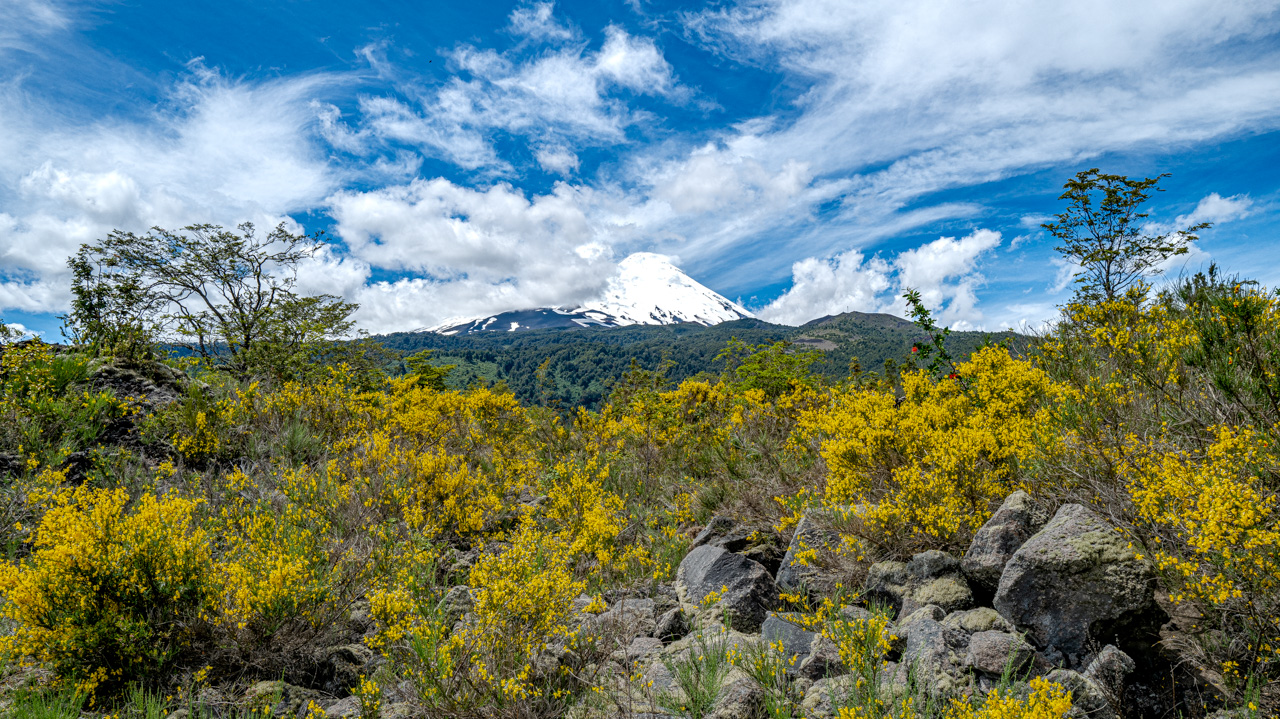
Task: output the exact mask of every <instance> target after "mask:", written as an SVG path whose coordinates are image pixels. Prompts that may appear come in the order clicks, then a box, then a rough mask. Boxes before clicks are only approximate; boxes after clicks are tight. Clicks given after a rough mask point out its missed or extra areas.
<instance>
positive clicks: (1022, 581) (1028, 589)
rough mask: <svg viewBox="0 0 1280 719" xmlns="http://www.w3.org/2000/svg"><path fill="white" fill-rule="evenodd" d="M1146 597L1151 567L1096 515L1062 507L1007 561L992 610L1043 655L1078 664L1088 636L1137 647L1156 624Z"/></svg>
mask: <svg viewBox="0 0 1280 719" xmlns="http://www.w3.org/2000/svg"><path fill="white" fill-rule="evenodd" d="M1154 592H1155V573H1154V571H1153V570H1152V567H1151V564H1150V563H1149V562H1148V561H1146V560H1145V559H1139V558H1138V556H1137V555H1136V554H1135V553H1134V551H1133V550H1132V549H1131V548H1130V547H1129V546H1128V542H1127V541H1126V540H1125V539H1124V538H1123V537H1122V536H1121V535H1120V533H1119V532H1117V531H1116V530H1115V529H1113V528H1112V527H1110V526H1108V525H1107V524H1106V523H1105V522H1103V521H1102V519H1101V518H1100V517H1098V516H1097V515H1096V514H1094V513H1093V512H1091V511H1089V510H1088V509H1086V508H1084V507H1082V506H1080V505H1078V504H1068V505H1064V506H1063V507H1062V508H1060V509H1059V510H1058V512H1057V514H1056V515H1054V517H1053V519H1052V520H1051V521H1050V522H1049V523H1048V524H1047V525H1045V527H1044V529H1042V530H1040V531H1039V532H1038V533H1036V535H1035V536H1033V537H1032V538H1031V539H1029V540H1027V542H1026V543H1025V544H1023V545H1022V547H1021V548H1019V549H1018V551H1017V552H1015V553H1014V555H1013V558H1012V559H1010V560H1009V563H1008V564H1007V565H1006V566H1005V569H1004V574H1003V575H1002V576H1001V577H1000V585H999V587H998V589H997V590H996V596H995V608H996V610H997V611H998V612H1000V614H1001V615H1002V616H1003V617H1004V618H1005V619H1007V620H1009V621H1010V622H1011V623H1013V624H1014V625H1015V626H1016V627H1017V628H1018V629H1020V630H1022V631H1026V632H1027V633H1028V634H1029V636H1030V638H1031V639H1032V640H1033V641H1034V642H1035V643H1036V644H1037V645H1039V646H1040V647H1041V648H1043V649H1045V653H1046V656H1050V657H1059V658H1060V661H1061V663H1063V664H1066V665H1067V666H1079V665H1080V663H1081V662H1082V660H1083V659H1084V658H1085V647H1086V642H1087V641H1088V640H1089V639H1090V638H1091V637H1092V638H1094V639H1098V640H1110V639H1111V638H1112V637H1113V636H1118V635H1124V637H1125V639H1126V640H1131V641H1132V642H1134V643H1137V644H1141V643H1144V642H1145V639H1144V637H1145V635H1146V634H1147V633H1150V631H1151V629H1150V627H1151V626H1153V625H1154V626H1155V627H1156V628H1158V626H1159V624H1160V617H1159V616H1158V615H1159V614H1160V612H1159V610H1158V609H1157V608H1156V605H1155V602H1154ZM1122 646H1123V645H1122Z"/></svg>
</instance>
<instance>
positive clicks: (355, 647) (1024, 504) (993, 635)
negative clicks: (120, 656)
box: [208, 492, 1225, 719]
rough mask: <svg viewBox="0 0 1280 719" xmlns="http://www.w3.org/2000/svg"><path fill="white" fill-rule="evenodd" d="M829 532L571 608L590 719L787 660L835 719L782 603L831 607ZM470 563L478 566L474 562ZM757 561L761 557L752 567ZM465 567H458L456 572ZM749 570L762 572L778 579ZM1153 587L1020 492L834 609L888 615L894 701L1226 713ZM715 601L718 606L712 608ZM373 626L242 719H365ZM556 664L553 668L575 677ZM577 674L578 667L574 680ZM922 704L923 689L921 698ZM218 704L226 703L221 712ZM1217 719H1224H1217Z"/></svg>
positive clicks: (396, 705) (683, 570)
mask: <svg viewBox="0 0 1280 719" xmlns="http://www.w3.org/2000/svg"><path fill="white" fill-rule="evenodd" d="M826 533H829V530H825V529H824V528H823V526H822V522H821V520H820V519H819V518H815V517H812V516H811V517H806V519H805V520H804V521H803V522H802V523H801V525H800V526H799V527H798V528H797V531H796V532H795V535H794V539H793V540H792V542H791V546H790V547H789V548H788V551H787V553H786V556H784V557H783V558H782V559H781V561H780V562H777V561H776V560H775V561H774V562H768V557H767V556H763V555H762V554H761V553H760V552H759V551H758V547H757V548H755V549H753V548H752V547H750V546H748V545H749V544H750V543H749V542H748V541H747V536H748V532H746V531H745V530H744V528H743V527H741V526H740V525H739V524H738V523H737V522H735V521H734V520H732V519H731V518H727V517H717V518H716V519H714V520H712V522H711V523H710V524H709V525H708V526H707V528H706V529H705V530H703V532H702V533H701V534H699V535H698V537H697V538H696V539H695V541H694V548H693V549H692V550H691V551H690V552H689V553H688V555H687V556H686V557H685V559H684V560H683V562H682V563H681V565H680V568H679V572H678V574H677V576H676V579H675V581H674V582H673V583H670V584H666V585H660V586H659V587H658V588H657V590H656V591H654V592H652V593H651V595H650V596H647V597H634V596H632V597H626V598H620V599H617V600H616V601H614V602H613V603H612V604H611V605H610V606H609V608H608V609H607V610H606V611H604V612H602V613H599V614H591V613H589V612H587V611H585V609H586V607H587V605H588V604H589V601H590V600H589V598H587V597H583V598H582V599H581V600H580V602H579V604H578V606H577V609H578V610H579V615H578V617H579V618H578V621H579V622H580V627H579V628H580V629H581V630H585V631H589V632H593V633H596V634H598V635H600V636H608V637H609V638H610V641H612V642H614V644H613V645H612V646H613V647H616V648H615V649H614V650H613V651H612V652H610V653H609V654H608V656H607V659H605V660H604V661H603V662H599V663H597V664H593V665H592V666H591V667H589V670H590V672H591V673H592V674H593V676H594V677H595V678H596V684H597V686H599V687H600V688H601V689H600V690H599V691H597V692H595V693H594V695H593V700H592V701H589V702H585V703H584V704H583V705H581V706H580V707H579V708H578V709H577V710H576V713H577V714H578V715H580V716H582V717H601V718H603V717H619V718H621V717H658V716H667V715H669V712H668V711H667V709H669V708H670V707H669V706H668V707H667V709H664V702H663V701H662V699H663V698H665V699H667V702H666V703H667V704H669V703H670V699H671V697H677V698H678V697H680V696H681V691H682V690H681V684H680V682H679V681H678V680H677V678H676V677H675V676H674V673H675V672H676V671H677V670H676V667H678V666H680V664H681V662H682V661H684V662H688V661H689V660H690V659H691V658H694V657H696V656H698V655H701V654H705V653H706V652H707V651H709V650H711V649H718V650H725V649H733V650H737V651H739V652H740V651H741V650H743V649H745V648H750V647H758V646H760V645H761V644H762V643H764V644H772V645H774V646H779V645H780V646H781V647H782V648H783V654H784V655H785V656H788V657H792V660H791V661H790V662H789V664H788V666H787V668H786V677H785V682H786V684H787V691H788V692H789V693H791V695H792V696H794V697H796V699H797V703H798V704H799V708H800V711H801V713H800V714H799V716H804V717H807V718H808V719H825V718H826V717H834V716H835V715H836V713H837V708H838V707H839V706H841V705H842V703H843V702H845V700H846V699H847V697H848V696H849V695H850V691H851V689H852V686H853V684H854V682H856V681H857V679H858V676H857V675H855V674H853V673H850V669H849V667H846V666H845V664H844V662H842V660H841V656H840V652H839V651H838V648H837V647H836V646H835V644H834V643H833V642H832V640H831V639H830V638H828V637H827V636H824V635H823V633H822V631H821V627H815V626H813V623H812V622H810V621H807V618H806V616H805V615H804V614H803V613H798V612H790V611H785V610H784V602H783V600H782V596H783V595H784V594H790V595H795V594H797V593H805V592H810V591H814V590H819V591H824V590H826V591H829V590H830V589H831V586H832V584H833V583H834V582H835V581H836V578H835V576H834V575H833V574H831V573H830V572H828V571H827V570H824V569H822V568H821V567H819V566H817V564H816V563H806V562H804V561H802V559H801V558H802V557H804V556H806V555H808V554H811V553H810V552H808V551H807V550H809V549H810V548H812V547H813V546H815V545H816V544H818V543H821V542H824V541H826V540H828V539H830V535H829V534H827V536H824V534H826ZM473 554H474V553H473ZM753 555H754V556H755V557H756V558H753ZM470 558H471V557H468V556H462V557H460V560H461V561H464V562H465V561H467V560H468V559H470ZM757 559H763V560H765V562H768V564H774V565H775V566H774V567H773V568H772V571H771V568H770V567H769V566H768V565H767V564H766V563H762V562H761V561H756V560H757ZM1155 587H1156V581H1155V575H1154V572H1153V569H1152V567H1151V565H1150V563H1149V562H1148V561H1147V560H1146V559H1144V558H1143V557H1141V556H1139V555H1138V554H1137V553H1136V552H1135V551H1134V550H1133V549H1132V548H1131V547H1130V546H1129V544H1128V542H1127V541H1126V540H1125V539H1124V538H1123V536H1122V535H1121V533H1120V532H1118V531H1117V530H1116V529H1115V528H1114V527H1112V526H1110V525H1109V524H1108V523H1107V522H1106V521H1105V520H1104V519H1103V518H1102V517H1100V516H1098V515H1097V514H1095V513H1094V512H1092V511H1090V510H1089V509H1087V508H1085V507H1083V506H1080V505H1074V504H1068V505H1065V506H1062V507H1061V508H1059V509H1058V510H1057V512H1056V513H1055V514H1054V515H1053V516H1052V517H1051V518H1048V519H1047V521H1046V518H1045V517H1043V516H1037V512H1036V509H1035V507H1034V506H1033V504H1032V502H1031V500H1030V498H1029V497H1028V496H1027V495H1026V494H1025V493H1023V492H1017V493H1015V494H1013V495H1011V496H1010V497H1009V498H1008V499H1007V500H1006V501H1005V502H1004V503H1003V505H1002V506H1001V507H1000V509H999V511H998V512H997V513H996V514H995V515H994V516H993V517H992V519H991V520H990V521H989V522H987V524H986V525H985V526H984V527H983V528H982V529H981V530H980V531H979V532H978V533H977V535H976V537H975V539H974V541H973V544H972V546H971V547H970V548H969V550H968V551H967V552H966V553H965V555H964V558H963V559H962V560H961V559H957V558H956V557H953V556H951V555H948V554H946V553H943V552H939V551H928V552H923V553H920V554H917V555H915V556H914V557H912V558H911V560H910V561H907V562H883V563H879V564H875V565H873V566H872V567H871V568H870V571H869V572H868V573H867V575H866V578H865V581H864V583H863V586H862V587H861V588H860V589H861V591H860V592H855V593H854V594H855V595H857V596H859V600H858V601H859V603H861V604H863V605H865V606H856V605H852V604H851V605H848V606H844V607H841V608H840V610H839V611H840V613H841V614H842V615H843V616H845V617H867V616H870V612H869V611H868V609H867V606H871V607H878V608H881V610H884V609H887V610H888V611H889V612H890V613H891V615H892V616H895V617H896V619H895V620H894V621H892V622H891V623H890V624H889V625H888V627H887V636H889V637H891V641H889V649H888V651H887V653H886V654H885V656H884V658H883V661H882V662H881V663H880V667H879V670H878V671H879V673H880V683H881V684H882V686H883V687H885V688H886V690H887V691H888V692H889V694H890V695H893V694H894V693H895V692H896V693H898V694H902V693H905V692H908V691H913V690H914V691H921V690H923V691H924V692H925V693H927V694H933V695H936V696H940V697H964V696H972V695H974V694H975V693H978V692H986V691H988V690H989V689H991V688H992V687H994V686H996V685H997V684H998V683H999V682H1000V681H1001V678H1002V677H1004V680H1005V682H1006V684H1007V683H1008V681H1009V678H1010V677H1012V678H1013V685H1014V688H1015V691H1016V690H1017V688H1018V687H1025V686H1026V684H1027V682H1028V681H1029V680H1031V679H1032V678H1034V677H1044V678H1046V679H1048V680H1049V681H1052V682H1055V683H1057V684H1060V685H1061V686H1063V687H1065V688H1066V689H1069V690H1070V691H1071V694H1072V699H1073V705H1074V706H1073V709H1072V711H1071V714H1070V716H1073V717H1094V718H1101V719H1106V718H1110V717H1158V716H1178V715H1179V714H1181V715H1183V716H1186V715H1193V716H1195V715H1199V716H1204V715H1207V714H1212V713H1213V712H1215V711H1217V710H1218V707H1217V706H1215V704H1214V702H1215V699H1214V693H1213V688H1212V684H1211V683H1210V681H1209V679H1211V677H1198V676H1196V675H1195V674H1194V673H1192V672H1190V671H1189V670H1186V669H1185V667H1181V666H1179V664H1178V662H1177V661H1176V659H1175V658H1174V657H1173V656H1172V655H1171V654H1169V653H1168V652H1167V651H1166V650H1165V649H1163V648H1162V645H1161V639H1162V637H1164V638H1168V635H1169V634H1170V633H1171V632H1173V631H1175V628H1174V626H1173V624H1172V623H1171V622H1170V620H1169V617H1168V616H1167V615H1166V613H1165V611H1164V610H1163V609H1162V608H1161V606H1160V604H1159V603H1158V602H1157V600H1156V596H1155ZM708 597H710V601H708ZM446 602H447V603H448V605H449V607H450V611H452V612H454V614H455V615H456V616H457V618H458V621H463V622H465V621H466V616H467V611H468V609H469V607H470V597H469V594H468V590H467V588H465V587H456V588H454V590H453V591H452V592H450V594H449V595H448V597H447V599H446ZM367 622H368V620H367V616H366V615H365V614H364V612H363V610H360V609H357V610H356V611H354V612H353V615H352V624H351V631H352V634H353V635H352V636H351V639H352V641H351V642H350V643H349V644H346V645H340V646H335V647H333V648H331V649H328V650H326V651H325V652H322V653H321V654H322V656H320V657H319V661H318V662H317V664H316V665H315V668H314V670H313V671H315V672H317V673H318V674H323V675H324V676H323V677H320V676H312V677H309V678H308V679H309V681H307V682H306V683H307V684H308V685H310V686H324V687H325V688H326V689H328V690H329V691H328V692H327V693H326V692H320V691H314V690H304V689H300V688H299V687H297V686H294V685H292V684H289V683H287V682H261V683H259V684H256V685H254V686H252V687H250V688H249V690H248V691H247V692H246V693H245V694H244V695H243V696H242V697H240V698H239V699H238V700H236V701H235V702H234V703H236V704H240V705H254V704H263V703H265V704H266V705H269V706H272V707H273V708H274V712H273V713H274V714H275V715H277V716H280V715H287V714H292V713H295V712H296V713H302V712H303V711H304V710H305V708H306V707H307V706H308V705H309V704H311V703H313V702H314V703H315V704H316V706H320V707H321V708H323V710H324V712H325V715H326V716H328V717H332V718H335V719H336V718H337V717H357V716H359V702H358V700H357V698H356V697H354V696H347V697H346V698H342V699H333V698H329V699H328V700H325V699H323V697H324V696H326V695H327V696H329V697H333V696H334V695H341V694H343V693H346V692H345V691H344V690H349V687H350V686H351V685H352V684H353V683H354V681H355V677H357V676H358V675H359V674H362V673H368V672H370V671H372V670H373V669H375V668H376V665H377V664H378V662H379V661H380V660H379V659H378V658H376V657H375V656H374V655H373V653H372V652H370V651H369V650H368V649H366V648H365V647H364V646H363V645H362V644H360V643H359V641H358V640H357V638H356V637H355V636H354V634H355V633H357V632H361V631H366V630H367V629H368V625H367ZM561 651H562V655H560V656H557V654H556V651H555V649H554V648H553V650H552V651H551V652H549V657H550V659H549V661H563V662H566V663H568V662H571V661H572V659H571V658H568V657H566V656H564V655H567V654H570V652H564V651H563V649H561ZM577 669H578V670H581V669H582V668H581V667H578V668H577ZM718 684H719V686H718V692H716V697H715V699H714V702H713V704H712V706H711V707H710V708H709V712H708V713H707V714H706V716H708V717H715V718H717V719H729V718H731V717H741V718H744V719H750V718H751V717H764V716H767V714H766V710H765V704H766V699H767V694H768V692H767V688H766V687H763V686H761V684H760V682H759V681H758V680H757V679H754V678H752V677H750V676H748V673H747V672H744V671H743V670H742V669H740V668H738V667H728V668H727V669H726V670H725V671H724V672H723V676H721V677H720V678H719V681H718ZM913 688H914V689H913ZM208 698H209V699H211V700H218V701H220V702H230V701H231V700H229V699H227V698H226V697H223V696H221V695H216V696H215V695H211V696H209V697H208ZM413 706H414V705H413V701H412V691H411V688H410V687H409V686H408V685H407V684H406V685H404V686H402V687H399V688H389V691H388V693H387V695H386V696H385V697H384V704H383V713H382V716H383V717H386V718H388V719H394V718H395V717H402V716H403V717H407V716H411V715H413V713H414V710H413ZM1222 715H1223V716H1225V713H1222Z"/></svg>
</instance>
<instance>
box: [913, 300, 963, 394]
mask: <svg viewBox="0 0 1280 719" xmlns="http://www.w3.org/2000/svg"><path fill="white" fill-rule="evenodd" d="M902 298H903V299H905V300H906V301H907V306H908V307H910V308H911V321H912V322H914V323H915V324H916V326H917V327H919V328H920V329H922V330H924V332H925V335H926V336H927V337H928V341H926V342H916V343H914V344H912V345H911V359H912V361H914V362H915V364H916V366H917V367H920V366H921V365H923V366H925V367H926V368H927V369H928V370H929V374H931V375H933V376H934V377H935V378H936V377H941V376H943V375H946V376H948V377H955V376H956V363H955V359H954V358H952V356H951V353H950V352H948V351H947V338H948V337H950V336H951V328H950V327H939V326H938V324H937V323H936V322H934V321H933V313H932V312H930V311H929V308H928V307H925V306H924V300H922V299H921V298H920V292H919V291H917V290H913V289H907V291H906V292H904V293H903V294H902ZM925 362H928V364H925Z"/></svg>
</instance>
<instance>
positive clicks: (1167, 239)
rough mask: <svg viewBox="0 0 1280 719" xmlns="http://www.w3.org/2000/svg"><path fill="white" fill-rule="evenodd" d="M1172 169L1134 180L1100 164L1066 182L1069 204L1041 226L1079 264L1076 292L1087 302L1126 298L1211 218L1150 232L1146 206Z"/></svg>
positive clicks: (1181, 250)
mask: <svg viewBox="0 0 1280 719" xmlns="http://www.w3.org/2000/svg"><path fill="white" fill-rule="evenodd" d="M1165 177H1168V173H1165V174H1161V175H1156V176H1155V177H1147V178H1143V179H1141V180H1130V179H1129V178H1128V177H1126V176H1125V175H1108V174H1104V173H1102V172H1100V171H1099V170H1098V168H1096V167H1095V168H1093V169H1090V170H1084V171H1082V172H1078V173H1076V176H1075V178H1074V179H1071V180H1068V181H1067V182H1066V184H1065V185H1063V188H1064V190H1065V191H1064V192H1063V193H1062V194H1061V195H1060V196H1059V197H1058V199H1059V200H1066V201H1067V209H1066V210H1064V211H1063V212H1061V213H1059V214H1058V215H1056V217H1057V221H1056V222H1046V223H1044V224H1043V225H1041V227H1043V228H1044V229H1046V230H1048V231H1049V233H1050V234H1052V235H1053V236H1054V237H1056V238H1058V241H1059V242H1061V244H1060V245H1058V246H1057V247H1055V248H1054V249H1056V250H1057V251H1058V252H1061V253H1062V254H1063V256H1064V257H1066V258H1067V259H1068V260H1069V261H1071V262H1073V263H1075V264H1076V265H1078V266H1079V268H1080V269H1079V271H1078V272H1077V274H1076V282H1077V283H1079V285H1080V286H1079V287H1078V288H1077V290H1076V294H1077V297H1078V298H1079V299H1081V300H1085V301H1099V300H1101V301H1112V300H1115V299H1118V298H1121V297H1124V295H1125V293H1126V292H1127V291H1128V290H1129V289H1130V288H1132V287H1135V286H1136V285H1137V284H1138V283H1140V282H1141V281H1142V279H1143V278H1144V277H1147V276H1150V275H1156V274H1159V273H1160V271H1161V270H1160V268H1159V265H1160V263H1161V262H1164V261H1165V260H1167V259H1169V258H1170V257H1176V256H1178V255H1185V254H1186V253H1187V251H1188V248H1189V247H1190V246H1191V243H1192V242H1195V241H1196V240H1197V239H1199V238H1198V237H1197V236H1196V234H1195V233H1196V232H1199V231H1200V230H1203V229H1205V228H1207V227H1209V226H1210V225H1209V223H1208V222H1201V223H1199V224H1195V225H1191V226H1189V227H1185V228H1183V229H1181V230H1174V231H1171V232H1165V233H1160V234H1148V232H1149V231H1150V230H1149V228H1148V227H1146V226H1144V224H1145V223H1144V222H1143V220H1145V219H1146V218H1147V217H1148V215H1149V213H1146V212H1142V211H1141V209H1142V205H1143V203H1145V202H1146V201H1147V200H1148V199H1150V197H1151V194H1152V193H1153V192H1161V191H1162V190H1161V188H1159V187H1157V185H1158V184H1159V182H1160V180H1161V179H1163V178H1165Z"/></svg>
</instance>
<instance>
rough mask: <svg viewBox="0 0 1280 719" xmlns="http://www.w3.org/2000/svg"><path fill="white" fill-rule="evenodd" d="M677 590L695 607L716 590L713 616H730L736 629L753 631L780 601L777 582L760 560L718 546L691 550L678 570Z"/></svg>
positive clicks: (685, 600)
mask: <svg viewBox="0 0 1280 719" xmlns="http://www.w3.org/2000/svg"><path fill="white" fill-rule="evenodd" d="M676 593H677V595H679V597H680V601H681V602H682V603H684V604H688V605H692V606H693V608H694V609H695V611H696V610H697V609H699V608H701V606H702V603H703V600H705V599H706V598H707V596H708V595H710V594H712V593H715V594H716V595H718V596H719V599H718V600H717V601H715V602H714V605H713V606H712V607H711V610H712V613H713V617H718V616H720V615H721V614H723V615H725V616H727V617H728V619H729V621H730V623H731V624H732V626H733V627H734V628H735V629H738V630H741V631H746V632H754V631H756V630H758V629H759V628H760V625H761V624H762V623H763V622H764V619H765V616H766V615H767V614H768V612H769V610H771V609H773V608H775V607H776V606H777V604H778V585H777V584H775V583H774V581H773V577H771V576H769V572H768V571H766V570H765V568H764V567H763V566H761V565H760V563H758V562H754V561H752V560H750V559H747V558H746V557H744V556H742V555H741V554H734V553H732V552H728V551H726V550H724V549H721V548H719V547H710V546H706V545H703V546H701V547H698V548H697V549H695V550H693V551H692V552H689V554H687V555H686V556H685V558H684V559H683V560H682V561H681V562H680V568H679V569H678V570H676Z"/></svg>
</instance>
